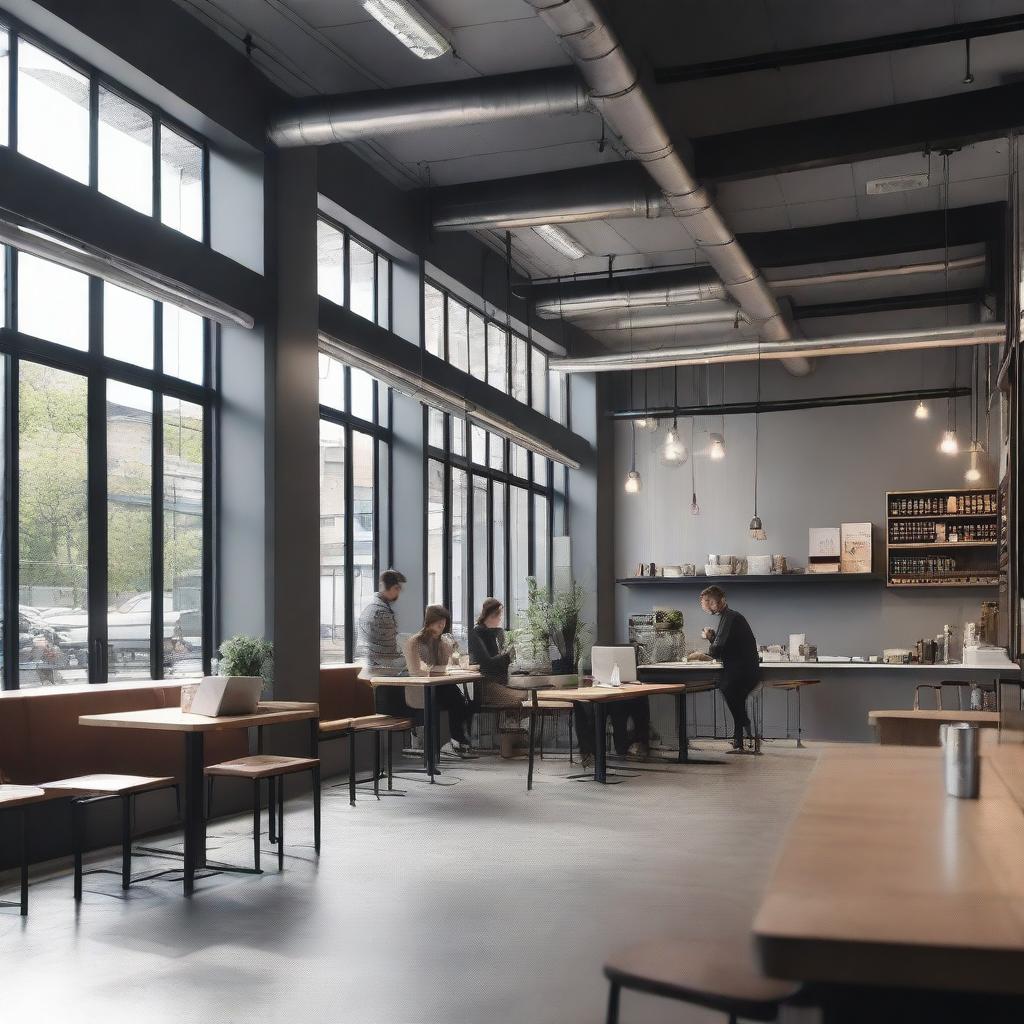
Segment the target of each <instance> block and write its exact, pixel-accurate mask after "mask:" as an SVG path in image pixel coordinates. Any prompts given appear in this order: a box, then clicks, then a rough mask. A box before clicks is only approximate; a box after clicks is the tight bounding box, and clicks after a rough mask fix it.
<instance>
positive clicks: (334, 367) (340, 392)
mask: <svg viewBox="0 0 1024 1024" xmlns="http://www.w3.org/2000/svg"><path fill="white" fill-rule="evenodd" d="M317 376H318V377H319V378H320V404H321V405H326V406H329V407H330V408H331V409H337V410H338V411H339V412H344V411H345V366H344V364H343V363H340V362H339V361H338V360H337V359H335V358H334V357H333V356H329V355H327V354H325V353H324V352H321V353H320V357H319V359H318V360H317Z"/></svg>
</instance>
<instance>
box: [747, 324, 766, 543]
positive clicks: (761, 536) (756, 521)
mask: <svg viewBox="0 0 1024 1024" xmlns="http://www.w3.org/2000/svg"><path fill="white" fill-rule="evenodd" d="M760 426H761V342H760V340H758V343H757V398H756V400H755V402H754V517H753V519H751V520H750V527H749V529H750V536H751V539H752V540H767V539H768V534H766V533H765V532H764V524H763V523H762V522H761V517H760V516H759V515H758V514H757V449H758V441H759V440H760V437H759V434H760Z"/></svg>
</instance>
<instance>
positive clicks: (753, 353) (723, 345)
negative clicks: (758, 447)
mask: <svg viewBox="0 0 1024 1024" xmlns="http://www.w3.org/2000/svg"><path fill="white" fill-rule="evenodd" d="M1005 337H1006V326H1005V324H1001V323H990V324H968V325H966V326H964V327H940V328H937V329H935V330H921V331H897V332H893V333H890V334H843V335H837V336H835V337H833V338H815V339H813V340H812V339H795V340H792V341H781V342H777V343H775V344H771V345H765V344H762V343H760V342H758V341H718V342H710V343H708V344H701V345H687V346H681V347H678V348H664V349H655V350H653V351H647V352H624V353H615V354H613V355H600V356H584V357H581V358H578V359H552V360H551V361H550V362H549V363H548V366H549V368H550V369H552V370H560V371H561V372H563V373H609V372H615V371H620V370H656V369H660V368H662V367H669V366H700V365H704V364H707V363H749V362H753V361H754V360H756V359H757V358H758V357H759V356H760V358H761V359H782V360H785V359H789V358H793V357H797V358H803V359H810V358H813V357H815V356H859V355H867V354H868V353H871V352H896V351H907V350H911V349H924V348H957V347H960V346H965V345H1001V344H1002V343H1003V341H1004V340H1005Z"/></svg>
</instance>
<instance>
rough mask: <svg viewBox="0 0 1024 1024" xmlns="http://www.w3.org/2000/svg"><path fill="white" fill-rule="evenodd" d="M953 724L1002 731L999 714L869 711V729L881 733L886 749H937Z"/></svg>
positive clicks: (882, 742)
mask: <svg viewBox="0 0 1024 1024" xmlns="http://www.w3.org/2000/svg"><path fill="white" fill-rule="evenodd" d="M950 722H970V723H972V724H973V725H976V726H978V728H980V729H997V728H998V727H999V712H998V711H954V710H952V709H950V710H949V711H938V710H930V709H929V710H926V711H920V710H919V711H914V710H910V709H903V710H893V711H889V710H886V711H869V712H868V725H873V726H874V727H875V728H876V729H877V730H878V742H879V743H880V744H881V745H882V746H883V747H884V746H891V745H893V744H898V745H900V746H905V747H937V746H938V745H939V732H940V729H941V727H942V726H943V725H948V724H949V723H950Z"/></svg>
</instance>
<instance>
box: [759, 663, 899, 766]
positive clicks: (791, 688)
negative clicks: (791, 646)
mask: <svg viewBox="0 0 1024 1024" xmlns="http://www.w3.org/2000/svg"><path fill="white" fill-rule="evenodd" d="M820 681H821V680H819V679H773V680H771V681H770V682H767V683H765V684H764V685H765V686H767V687H768V689H770V690H782V691H784V692H785V694H786V739H787V740H789V739H792V738H793V736H792V733H791V732H790V729H789V717H790V715H789V705H790V698H791V697H792V695H793V693H794V692H795V693H796V745H797V747H798V748H799V749H802V748H803V745H804V744H803V734H804V733H803V717H802V714H801V706H800V691H801V690H802V689H803V688H804V687H805V686H816V685H817V684H818V683H819V682H820ZM916 699H917V698H916V695H915V701H916Z"/></svg>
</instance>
